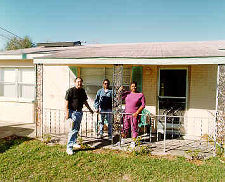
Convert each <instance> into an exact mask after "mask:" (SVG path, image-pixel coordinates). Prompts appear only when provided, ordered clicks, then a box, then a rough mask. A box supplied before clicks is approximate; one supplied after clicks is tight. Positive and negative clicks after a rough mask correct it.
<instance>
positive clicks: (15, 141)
mask: <svg viewBox="0 0 225 182" xmlns="http://www.w3.org/2000/svg"><path fill="white" fill-rule="evenodd" d="M29 140H32V138H29V137H22V136H16V135H11V136H8V137H5V138H1V139H0V153H4V152H5V151H7V150H8V149H10V148H11V147H12V146H16V145H20V144H21V143H23V142H25V141H29Z"/></svg>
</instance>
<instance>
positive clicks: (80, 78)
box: [74, 77, 83, 82]
mask: <svg viewBox="0 0 225 182" xmlns="http://www.w3.org/2000/svg"><path fill="white" fill-rule="evenodd" d="M77 79H81V81H82V82H83V79H82V78H81V77H76V78H75V79H74V81H75V82H76V81H77Z"/></svg>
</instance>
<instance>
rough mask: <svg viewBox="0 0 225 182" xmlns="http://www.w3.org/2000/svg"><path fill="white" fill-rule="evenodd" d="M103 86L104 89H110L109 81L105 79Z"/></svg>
mask: <svg viewBox="0 0 225 182" xmlns="http://www.w3.org/2000/svg"><path fill="white" fill-rule="evenodd" d="M103 88H104V89H108V88H109V82H108V81H104V82H103Z"/></svg>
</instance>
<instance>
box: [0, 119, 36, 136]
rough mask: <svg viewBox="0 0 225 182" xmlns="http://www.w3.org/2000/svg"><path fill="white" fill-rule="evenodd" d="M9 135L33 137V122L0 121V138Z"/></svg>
mask: <svg viewBox="0 0 225 182" xmlns="http://www.w3.org/2000/svg"><path fill="white" fill-rule="evenodd" d="M11 135H17V136H27V137H32V138H33V137H35V124H34V123H22V122H21V123H18V122H13V121H11V122H9V121H0V138H4V137H8V136H11Z"/></svg>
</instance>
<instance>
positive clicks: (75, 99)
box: [65, 77, 93, 155]
mask: <svg viewBox="0 0 225 182" xmlns="http://www.w3.org/2000/svg"><path fill="white" fill-rule="evenodd" d="M74 82H75V87H72V88H70V89H68V90H67V92H66V96H65V100H66V119H68V118H71V119H72V122H73V123H72V128H71V131H70V132H69V134H68V143H67V150H66V152H67V154H68V155H72V154H73V147H76V148H80V145H79V144H77V143H76V141H77V134H78V132H79V130H80V123H81V120H82V116H83V112H82V108H83V105H85V106H86V107H87V108H88V109H89V111H90V112H91V113H92V114H93V110H92V109H91V108H90V106H89V104H88V102H87V94H86V92H85V90H84V89H83V88H82V83H83V80H82V78H80V77H77V78H76V79H75V80H74Z"/></svg>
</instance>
